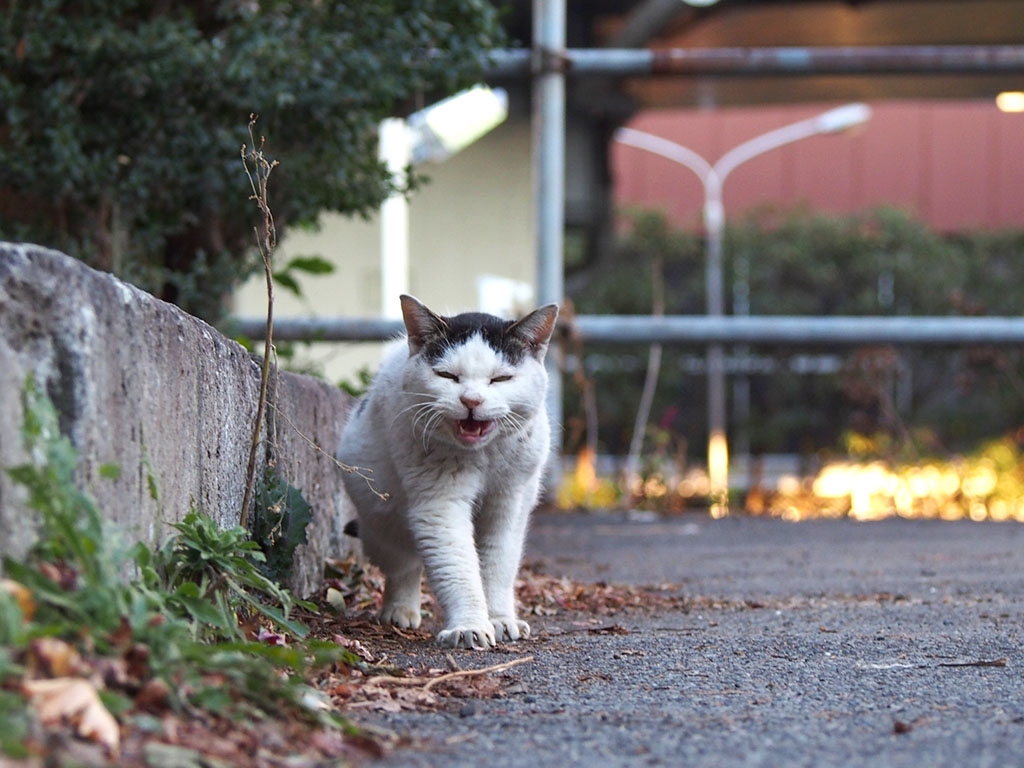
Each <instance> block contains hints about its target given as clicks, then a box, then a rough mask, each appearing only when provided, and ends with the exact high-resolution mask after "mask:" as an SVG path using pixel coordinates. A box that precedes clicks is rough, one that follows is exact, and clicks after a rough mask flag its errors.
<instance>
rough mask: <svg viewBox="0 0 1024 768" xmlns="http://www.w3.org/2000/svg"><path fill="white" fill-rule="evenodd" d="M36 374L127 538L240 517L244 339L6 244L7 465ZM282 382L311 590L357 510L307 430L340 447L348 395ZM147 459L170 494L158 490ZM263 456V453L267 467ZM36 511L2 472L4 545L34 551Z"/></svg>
mask: <svg viewBox="0 0 1024 768" xmlns="http://www.w3.org/2000/svg"><path fill="white" fill-rule="evenodd" d="M30 372H31V373H32V374H33V375H34V376H35V380H36V381H37V382H38V383H39V384H40V385H41V386H42V387H44V388H45V389H46V391H47V392H48V393H49V395H50V397H51V399H52V400H53V402H54V404H55V405H56V407H57V410H58V413H59V414H60V421H61V429H62V431H63V432H64V433H65V434H67V435H68V436H69V437H70V438H71V440H72V441H73V442H74V444H75V446H76V447H77V448H78V450H79V453H80V455H81V464H80V467H79V477H78V481H79V483H80V484H81V486H82V487H83V488H86V489H88V490H89V491H90V492H91V493H92V494H93V495H94V496H95V497H96V498H97V500H98V501H99V503H100V506H101V508H102V509H103V510H104V512H105V514H106V515H107V516H108V517H109V518H110V519H112V520H115V521H117V522H118V523H119V524H121V526H122V527H123V528H124V529H125V530H126V531H127V532H128V533H129V535H131V536H132V537H135V538H140V539H143V540H146V541H150V542H152V541H155V540H156V539H158V538H159V537H161V536H162V535H165V534H167V533H168V531H169V528H168V523H171V522H175V521H178V520H180V519H182V518H183V517H184V516H185V515H186V514H187V513H188V512H189V509H190V507H191V506H192V504H193V502H194V504H195V506H197V507H198V508H200V509H202V510H204V511H206V512H207V513H209V514H210V515H211V516H213V517H214V518H215V519H216V520H217V522H218V523H219V524H221V525H222V526H228V525H235V524H237V522H238V515H239V509H240V507H241V503H242V495H243V491H244V487H243V486H244V482H245V480H244V477H245V467H246V462H247V459H248V451H249V444H250V439H251V434H252V425H253V419H254V417H255V413H256V401H257V396H258V394H259V376H260V374H259V367H258V366H257V364H256V363H255V362H254V361H253V360H252V359H251V358H250V356H249V355H248V353H247V352H246V351H245V349H243V348H242V347H241V346H240V345H238V344H237V343H235V342H233V341H231V340H230V339H227V338H226V337H224V336H223V335H222V334H220V333H219V332H218V331H217V330H215V329H214V328H212V327H211V326H209V325H207V324H206V323H204V322H203V321H201V320H198V319H196V318H194V317H192V316H190V315H188V314H186V313H184V312H182V311H181V310H180V309H178V308H177V307H175V306H173V305H171V304H167V303H166V302H163V301H160V300H158V299H156V298H154V297H153V296H151V295H149V294H147V293H145V292H144V291H141V290H139V289H137V288H134V287H133V286H130V285H127V284H125V283H123V282H121V281H120V280H118V279H116V278H114V277H112V276H111V275H108V274H105V273H101V272H97V271H95V270H92V269H90V268H88V267H86V266H85V265H84V264H82V263H81V262H78V261H76V260H75V259H72V258H70V257H68V256H66V255H64V254H61V253H58V252H56V251H52V250H47V249H44V248H40V247H37V246H33V245H12V244H9V243H0V468H4V467H10V466H14V465H17V464H19V463H22V462H24V461H25V459H26V455H25V451H24V449H23V447H22V445H21V436H20V431H19V430H20V427H21V424H22V422H23V414H22V402H21V391H22V388H23V386H24V383H25V379H26V377H27V375H28V374H29V373H30ZM278 381H279V384H278V386H277V390H278V408H279V410H280V412H281V413H283V414H284V415H285V416H286V417H287V419H286V420H285V419H282V418H280V417H279V418H277V420H276V422H277V423H276V434H277V439H276V446H275V456H276V464H277V467H276V468H277V470H278V472H279V473H280V474H281V475H282V476H283V477H285V478H286V479H287V480H288V481H289V482H290V483H291V484H292V485H294V486H295V487H297V488H299V489H300V490H302V491H303V494H304V495H305V497H306V499H307V500H308V501H309V502H310V504H311V505H312V506H313V509H314V515H315V516H314V520H313V523H312V524H311V525H310V527H309V530H308V541H309V543H308V544H307V545H305V546H304V547H302V548H301V549H300V551H299V552H298V553H297V563H296V569H295V578H294V580H293V583H292V585H291V586H292V588H293V589H294V590H295V591H296V592H297V593H299V594H302V595H308V594H310V593H311V592H313V591H314V590H315V589H316V588H317V586H318V585H319V584H320V579H321V571H322V566H323V560H324V558H325V557H329V556H337V555H340V554H343V548H344V547H345V546H346V545H345V542H344V539H343V537H342V535H341V528H342V526H343V525H344V523H345V522H346V520H347V519H349V518H350V517H351V516H352V515H353V514H354V513H353V511H352V508H351V504H350V502H349V501H348V499H347V497H346V496H345V495H344V492H343V491H342V483H341V477H340V470H339V469H337V467H336V466H335V464H334V463H333V461H332V460H331V459H330V458H329V457H328V456H327V455H326V454H324V453H321V452H320V451H318V450H316V449H315V448H313V447H312V446H311V445H310V443H309V442H308V441H307V440H306V439H305V438H308V439H309V441H312V442H313V443H315V444H316V445H318V446H323V448H324V450H325V451H327V452H328V453H332V452H333V450H334V447H335V445H336V444H337V439H338V436H339V435H340V431H341V427H342V425H343V424H344V420H345V418H346V413H347V409H348V406H349V398H348V397H347V396H346V395H345V394H344V393H343V392H341V391H340V390H338V389H337V388H335V387H331V386H329V385H327V384H325V383H324V382H321V381H318V380H316V379H313V378H310V377H306V376H298V375H294V374H288V373H281V374H280V376H279V379H278ZM274 414H275V411H273V410H270V412H269V413H268V421H270V417H271V416H273V415H274ZM298 432H301V433H302V435H304V436H305V437H303V436H300V434H298ZM264 439H265V440H266V439H267V438H266V433H265V435H264ZM147 456H148V459H149V462H150V464H151V465H152V467H153V470H154V472H155V475H156V480H157V483H158V487H159V491H160V499H159V502H155V501H154V500H153V499H152V498H150V493H149V488H148V482H147V474H148V470H147V464H146V457H147ZM265 459H266V452H265V451H261V452H260V461H261V467H260V470H262V463H263V462H264V461H265ZM110 462H112V463H116V464H118V465H120V467H121V475H120V477H119V478H118V479H117V480H113V481H111V480H109V479H104V478H102V477H100V475H99V468H100V466H101V465H103V464H105V463H110ZM32 514H33V513H32V512H31V511H30V510H27V509H26V507H25V506H24V503H23V499H22V498H21V489H19V488H17V487H15V486H13V485H12V483H11V481H10V478H9V477H8V476H7V475H6V473H0V552H3V553H8V554H20V553H22V552H24V551H25V549H26V548H27V547H28V546H29V544H30V543H31V540H32V536H33V529H34V524H33V519H32Z"/></svg>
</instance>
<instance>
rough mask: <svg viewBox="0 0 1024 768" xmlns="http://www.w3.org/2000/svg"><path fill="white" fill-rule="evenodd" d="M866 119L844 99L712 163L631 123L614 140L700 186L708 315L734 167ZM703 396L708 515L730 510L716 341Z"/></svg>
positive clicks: (717, 282) (717, 284)
mask: <svg viewBox="0 0 1024 768" xmlns="http://www.w3.org/2000/svg"><path fill="white" fill-rule="evenodd" d="M870 118H871V108H870V107H869V106H868V105H867V104H860V103H856V104H847V105H845V106H842V107H836V108H835V109H830V110H829V111H827V112H823V113H822V114H820V115H817V116H816V117H812V118H808V119H807V120H800V121H798V122H796V123H791V124H790V125H786V126H783V127H782V128H776V129H775V130H773V131H768V132H767V133H763V134H761V135H760V136H757V137H755V138H753V139H751V140H750V141H746V142H744V143H742V144H740V145H738V146H736V147H734V148H732V149H730V150H729V151H728V152H726V153H725V154H724V155H722V156H721V157H720V158H719V159H718V160H717V161H716V162H715V163H714V164H713V165H712V164H711V163H709V162H708V161H707V160H705V159H704V158H703V157H701V156H700V155H698V154H697V153H696V152H694V151H693V150H692V149H689V148H687V147H684V146H682V145H680V144H676V143H675V142H673V141H669V140H668V139H663V138H661V137H660V136H655V135H653V134H650V133H645V132H643V131H637V130H634V129H632V128H620V129H619V130H618V131H616V133H615V139H616V141H618V142H620V143H622V144H625V145H627V146H631V147H636V148H637V149H642V150H644V151H646V152H651V153H653V154H655V155H659V156H660V157H664V158H666V159H667V160H671V161H672V162H674V163H678V164H679V165H682V166H684V167H686V168H689V169H690V170H691V171H693V173H694V174H696V176H697V178H698V179H699V180H700V183H701V186H702V187H703V188H704V229H705V233H706V234H705V236H706V246H705V247H706V265H705V292H706V296H707V299H706V301H707V314H708V315H709V316H712V317H714V316H721V315H723V314H725V292H724V285H723V280H722V239H723V235H724V233H725V207H724V205H723V204H722V187H723V185H724V184H725V180H726V178H727V177H728V176H729V174H730V173H732V171H734V170H735V169H736V168H737V167H738V166H740V165H742V164H743V163H745V162H747V161H748V160H752V159H753V158H755V157H757V156H758V155H761V154H763V153H765V152H768V151H769V150H772V149H777V148H778V147H782V146H785V145H786V144H792V143H793V142H794V141H799V140H800V139H805V138H808V137H809V136H815V135H817V134H822V133H838V132H839V131H844V130H847V129H849V128H853V127H854V126H857V125H861V124H862V123H865V122H867V120H869V119H870ZM707 391H708V393H707V397H708V480H709V483H710V491H711V514H712V516H713V517H723V516H725V515H726V514H728V512H729V450H728V440H727V438H726V418H725V350H724V347H723V346H722V345H721V344H709V345H708V349H707Z"/></svg>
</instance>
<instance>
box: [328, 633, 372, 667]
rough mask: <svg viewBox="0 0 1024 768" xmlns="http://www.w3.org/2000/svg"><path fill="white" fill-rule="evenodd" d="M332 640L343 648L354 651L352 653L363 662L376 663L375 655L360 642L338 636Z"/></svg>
mask: <svg viewBox="0 0 1024 768" xmlns="http://www.w3.org/2000/svg"><path fill="white" fill-rule="evenodd" d="M331 639H332V640H333V641H334V642H335V643H337V644H338V645H340V646H341V647H342V648H345V649H347V650H350V651H352V653H354V654H356V655H357V656H358V657H359V658H361V659H362V660H363V661H368V662H369V663H371V664H373V663H374V662H376V658H375V657H374V655H373V653H372V652H371V651H370V650H369V649H368V648H367V647H366V646H365V645H363V644H362V643H360V642H359V641H358V640H355V639H352V638H349V637H345V636H344V635H338V634H336V635H334V636H333V637H332V638H331Z"/></svg>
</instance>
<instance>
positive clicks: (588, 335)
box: [574, 315, 1024, 346]
mask: <svg viewBox="0 0 1024 768" xmlns="http://www.w3.org/2000/svg"><path fill="white" fill-rule="evenodd" d="M574 325H575V331H576V332H577V333H578V334H579V336H580V338H582V340H583V341H586V342H605V343H614V344H631V343H651V342H661V343H664V344H685V343H694V344H714V343H723V344H784V345H787V346H814V345H820V344H951V345H957V344H1021V343H1024V318H1016V317H783V316H761V317H756V316H748V317H735V316H732V317H730V316H726V317H707V316H705V315H694V316H688V315H672V316H665V317H650V316H646V315H625V316H621V315H617V316H614V317H612V316H608V315H580V316H578V317H576V318H575V321H574Z"/></svg>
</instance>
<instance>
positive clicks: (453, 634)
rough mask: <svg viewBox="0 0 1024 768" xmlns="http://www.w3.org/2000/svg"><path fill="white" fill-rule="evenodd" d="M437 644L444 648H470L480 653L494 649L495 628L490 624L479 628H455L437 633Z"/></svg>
mask: <svg viewBox="0 0 1024 768" xmlns="http://www.w3.org/2000/svg"><path fill="white" fill-rule="evenodd" d="M437 644H438V645H440V646H441V647H443V648H470V649H474V650H478V651H483V650H486V649H487V648H493V647H494V646H495V645H496V643H495V640H494V627H492V626H491V625H490V623H488V624H487V625H486V626H484V625H481V626H478V627H453V628H451V629H443V630H441V631H440V632H438V633H437Z"/></svg>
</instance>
